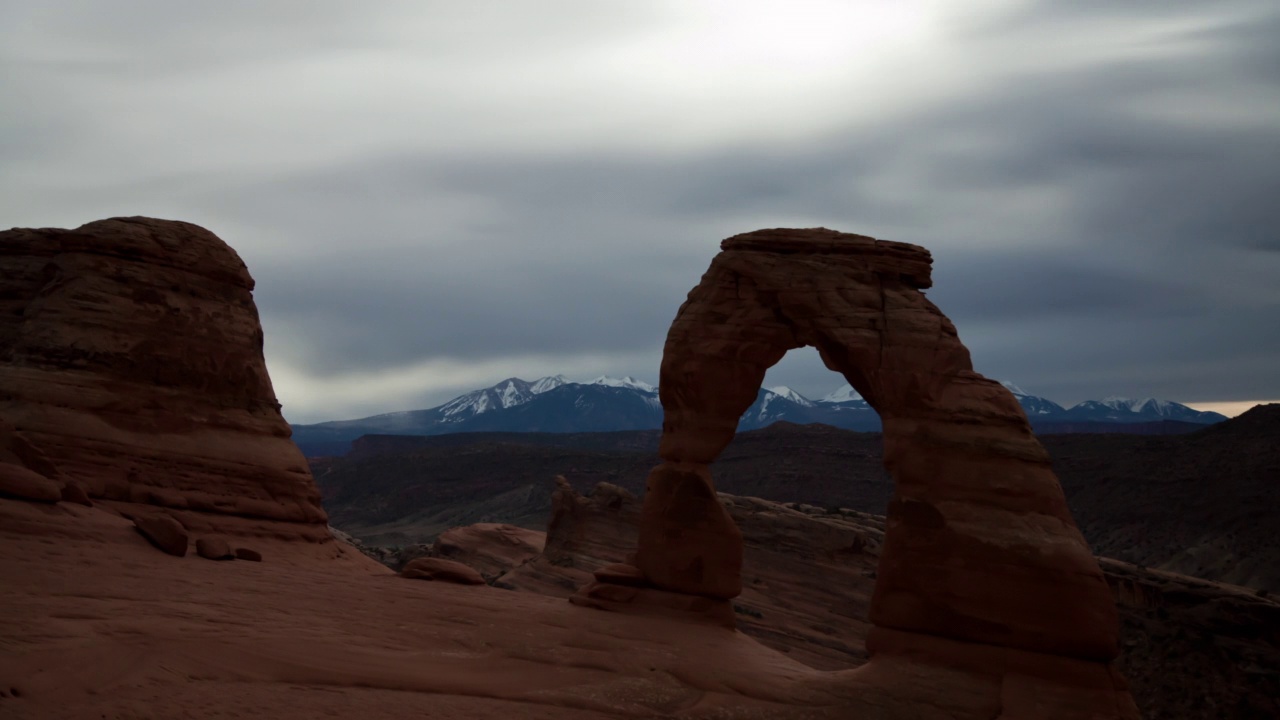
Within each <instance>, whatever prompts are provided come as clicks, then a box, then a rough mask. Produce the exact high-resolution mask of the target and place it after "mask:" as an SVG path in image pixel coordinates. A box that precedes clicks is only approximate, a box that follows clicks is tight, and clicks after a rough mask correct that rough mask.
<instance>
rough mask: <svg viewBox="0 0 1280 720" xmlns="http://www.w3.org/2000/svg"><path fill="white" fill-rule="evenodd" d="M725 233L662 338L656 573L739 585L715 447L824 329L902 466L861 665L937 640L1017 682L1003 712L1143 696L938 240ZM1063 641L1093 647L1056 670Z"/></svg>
mask: <svg viewBox="0 0 1280 720" xmlns="http://www.w3.org/2000/svg"><path fill="white" fill-rule="evenodd" d="M721 248H722V251H721V253H720V254H719V255H717V256H716V257H715V258H714V259H713V260H712V263H711V267H710V269H708V270H707V272H706V274H705V275H703V277H702V281H701V282H700V283H699V284H698V286H697V287H695V288H694V289H693V290H692V291H691V292H690V293H689V297H688V299H687V300H686V302H685V303H684V304H683V305H682V306H681V308H680V310H679V312H678V313H677V315H676V318H675V320H674V322H673V323H672V326H671V329H670V331H669V333H668V335H667V341H666V345H665V347H664V349H663V359H662V369H661V374H660V382H659V386H660V388H661V399H662V404H663V408H664V411H665V419H664V422H663V432H662V440H661V444H660V446H659V454H660V456H661V458H662V460H663V464H662V465H660V466H658V467H657V468H655V469H654V470H653V472H652V473H651V474H650V476H649V481H648V485H647V488H646V493H645V502H644V508H643V510H642V516H641V523H640V536H639V547H638V551H637V565H638V567H639V568H640V570H641V571H643V573H644V575H645V576H646V577H647V578H648V579H649V581H650V582H651V583H652V584H653V585H654V586H656V587H658V588H662V589H666V590H671V591H676V592H682V593H689V594H693V595H701V596H706V597H711V598H722V599H727V598H732V597H734V596H736V595H737V594H738V593H739V592H740V589H741V562H742V536H741V534H740V532H739V531H738V529H737V528H736V526H735V525H734V523H733V521H732V519H731V518H730V517H729V515H728V513H727V512H726V511H725V509H724V508H723V507H722V506H721V505H720V503H719V502H718V501H717V500H716V496H715V490H714V486H713V483H712V480H711V475H710V472H709V470H708V465H709V464H710V463H711V462H712V461H713V460H715V458H716V456H717V455H719V453H720V452H721V451H722V450H723V449H724V448H725V447H726V446H727V445H728V444H729V441H730V440H732V438H733V435H734V432H735V429H736V427H737V424H738V419H739V418H740V417H741V415H742V413H743V412H744V411H745V410H746V409H747V408H748V407H749V406H750V405H751V403H752V402H754V401H755V399H756V393H757V391H758V389H759V388H760V386H761V383H762V382H763V380H764V376H765V372H766V371H767V370H768V369H769V367H771V366H772V365H773V364H775V363H776V362H778V361H779V360H780V359H781V358H782V356H783V355H784V354H786V352H787V351H788V350H791V349H794V348H797V347H802V346H806V345H809V346H813V347H816V348H817V350H818V352H819V355H820V356H821V357H822V359H823V362H824V363H825V364H826V365H827V367H828V368H830V369H832V370H834V371H836V372H839V373H841V374H842V375H844V377H845V378H846V379H847V380H848V381H849V383H850V384H852V385H853V387H854V388H855V389H856V390H857V391H858V392H859V393H860V394H861V395H862V396H863V397H864V398H866V400H867V401H868V402H869V403H870V404H871V406H872V407H874V408H875V409H876V411H877V412H878V413H879V414H880V417H881V419H882V420H883V422H884V444H885V464H886V466H887V467H888V469H889V471H890V472H891V473H892V475H893V478H894V495H893V498H892V501H891V503H890V506H889V514H888V521H887V524H886V533H885V543H884V548H883V554H882V556H881V561H880V565H879V570H878V576H877V581H876V586H875V595H874V597H873V599H872V603H871V611H870V618H871V621H872V623H874V624H875V625H876V628H874V629H873V631H872V632H871V633H870V635H869V638H868V646H869V649H870V650H871V652H872V655H873V659H872V663H871V664H870V665H869V666H868V667H869V668H870V667H875V666H876V665H877V663H878V662H880V658H878V657H876V656H877V655H883V656H886V657H885V658H884V659H883V662H885V663H893V662H897V660H891V659H890V657H896V656H897V655H899V654H903V653H907V654H916V655H917V656H918V655H919V654H922V653H923V654H925V655H926V656H927V655H929V654H930V653H933V652H935V651H936V653H937V656H936V657H937V658H938V660H939V662H952V661H954V662H961V663H968V662H970V661H972V662H974V663H976V664H977V665H982V666H985V667H987V668H989V669H990V671H992V672H994V673H996V674H998V675H1001V676H1003V677H1004V678H1005V679H1004V682H1005V683H1007V684H1008V687H1009V688H1016V689H1012V690H1010V692H1012V693H1013V694H1012V695H1011V696H1008V697H1007V698H1006V700H1007V702H1008V703H1009V706H1007V707H1006V714H1013V715H1023V714H1034V713H1035V712H1036V711H1034V710H1033V708H1035V707H1036V704H1037V702H1038V701H1035V700H1033V698H1034V697H1035V696H1036V695H1043V694H1049V695H1053V696H1058V695H1063V696H1064V697H1065V696H1068V695H1069V696H1073V697H1079V698H1081V700H1080V701H1079V703H1077V704H1076V706H1075V707H1076V709H1075V710H1074V711H1073V712H1074V713H1075V715H1072V716H1080V717H1133V716H1136V710H1134V709H1133V707H1132V700H1130V699H1129V697H1128V693H1127V691H1125V690H1124V689H1123V688H1122V687H1119V688H1118V686H1117V682H1118V675H1116V674H1115V673H1114V672H1113V671H1111V670H1110V669H1109V668H1108V666H1107V665H1106V664H1105V663H1107V662H1108V661H1110V660H1112V659H1113V658H1115V656H1116V655H1117V653H1118V650H1119V648H1118V641H1117V634H1118V616H1117V613H1116V608H1115V604H1114V602H1113V601H1112V598H1111V593H1110V590H1109V589H1108V587H1107V584H1106V582H1105V580H1104V579H1103V575H1102V571H1101V570H1100V569H1099V568H1098V565H1097V563H1096V562H1095V561H1094V559H1093V556H1092V554H1091V553H1090V552H1089V548H1088V545H1087V544H1086V543H1085V540H1084V538H1083V536H1082V535H1081V534H1080V532H1079V530H1078V529H1077V528H1076V525H1075V522H1074V521H1073V520H1072V518H1071V514H1070V512H1069V511H1068V509H1067V504H1066V500H1065V498H1064V497H1063V493H1062V488H1061V486H1060V485H1059V484H1058V480H1057V478H1056V477H1055V476H1054V474H1053V472H1052V470H1051V468H1050V463H1049V457H1048V454H1047V453H1046V452H1045V451H1044V448H1043V447H1041V445H1040V444H1039V442H1037V441H1036V439H1035V437H1034V435H1032V433H1031V427H1030V425H1029V423H1028V422H1027V419H1026V416H1025V415H1024V413H1023V411H1022V408H1021V407H1020V406H1019V405H1018V402H1017V400H1016V399H1015V398H1014V397H1013V395H1012V394H1011V393H1009V391H1008V390H1006V389H1004V388H1003V387H1001V386H1000V384H999V383H997V382H994V381H992V380H988V379H987V378H984V377H983V376H981V375H979V374H978V373H976V372H974V370H973V366H972V363H971V362H970V358H969V352H968V350H967V349H966V348H965V347H964V345H963V344H962V343H961V342H960V339H959V337H958V334H957V332H956V329H955V327H954V326H953V325H952V323H951V322H950V321H949V320H948V319H947V318H946V316H945V315H943V314H942V312H941V311H940V310H938V308H937V307H936V306H934V305H933V303H931V302H929V300H928V299H927V298H926V297H925V296H924V294H923V293H922V292H921V291H922V290H923V289H925V288H928V287H929V286H930V285H931V282H932V281H931V279H930V264H931V258H930V255H929V253H928V251H927V250H925V249H923V248H920V247H917V246H914V245H907V244H904V243H893V242H885V241H880V240H875V239H873V238H869V237H864V236H859V235H849V234H845V233H838V232H835V231H832V230H826V229H822V228H818V229H810V230H793V229H775V230H760V231H756V232H753V233H747V234H745V235H739V236H736V237H732V238H729V239H728V240H725V241H724V242H723V243H722V245H721ZM943 638H949V639H950V640H943ZM966 653H971V654H966ZM1066 658H1073V659H1075V660H1079V661H1086V665H1084V666H1081V668H1082V669H1081V671H1080V673H1079V674H1078V675H1063V676H1061V677H1059V678H1058V679H1057V680H1060V681H1061V682H1062V683H1064V685H1063V687H1062V688H1059V689H1052V686H1053V684H1054V682H1056V681H1057V680H1055V679H1054V673H1055V672H1056V671H1050V670H1048V668H1050V667H1053V668H1060V669H1061V668H1065V667H1066V666H1065V665H1062V663H1063V662H1066ZM1006 663H1009V664H1008V665H1006ZM1018 667H1024V668H1040V669H1039V670H1033V671H1031V675H1026V674H1023V673H1022V671H1020V670H1018V669H1017V668H1018ZM1084 667H1089V668H1091V669H1089V670H1088V671H1085V670H1083V668H1084ZM1086 688H1088V689H1087V690H1086ZM1089 713H1094V714H1093V715H1090V714H1089Z"/></svg>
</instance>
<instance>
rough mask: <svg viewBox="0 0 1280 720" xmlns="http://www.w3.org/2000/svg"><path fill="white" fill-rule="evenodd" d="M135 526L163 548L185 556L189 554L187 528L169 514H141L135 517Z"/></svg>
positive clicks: (143, 534) (168, 551)
mask: <svg viewBox="0 0 1280 720" xmlns="http://www.w3.org/2000/svg"><path fill="white" fill-rule="evenodd" d="M133 524H134V527H136V528H137V529H138V532H139V533H141V534H142V537H144V538H146V539H147V540H149V541H150V542H151V544H152V545H155V546H156V547H158V548H160V549H161V550H163V551H165V552H167V553H169V554H170V555H176V556H178V557H185V556H186V554H187V529H186V528H185V527H183V526H182V523H180V522H178V521H177V520H174V519H173V518H172V517H169V516H168V515H140V516H138V517H135V518H134V519H133Z"/></svg>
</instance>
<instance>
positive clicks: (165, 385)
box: [0, 218, 329, 541]
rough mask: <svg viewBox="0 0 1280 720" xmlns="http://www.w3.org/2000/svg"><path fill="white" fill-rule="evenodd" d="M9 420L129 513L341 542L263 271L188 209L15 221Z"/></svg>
mask: <svg viewBox="0 0 1280 720" xmlns="http://www.w3.org/2000/svg"><path fill="white" fill-rule="evenodd" d="M0 278H3V281H2V284H0V288H2V290H0V419H2V420H3V421H4V422H7V423H9V424H10V425H11V426H12V427H13V428H15V433H16V434H17V435H18V436H20V437H21V439H22V441H23V442H24V443H25V444H27V445H30V446H32V447H34V448H35V449H37V450H38V451H39V452H40V453H41V455H42V456H43V457H45V458H48V459H49V461H50V462H51V466H52V467H50V468H47V469H46V474H49V475H57V476H58V477H61V478H63V479H65V480H74V481H75V482H76V483H79V484H80V485H81V486H82V487H83V488H84V489H85V490H87V494H88V496H89V497H90V498H91V499H93V500H95V501H107V502H109V503H113V504H114V507H115V508H116V509H118V510H121V511H124V512H126V514H127V513H129V512H135V513H138V512H144V511H147V510H148V508H146V507H143V506H152V508H153V509H154V507H156V506H158V507H160V508H164V510H165V512H166V513H168V514H170V515H172V516H173V517H176V518H178V519H179V520H181V521H182V523H183V524H184V525H186V526H187V527H188V528H189V529H191V530H193V531H201V530H227V531H230V532H239V533H247V534H280V535H284V536H290V537H298V536H301V537H306V538H308V539H311V540H316V541H326V540H327V539H328V538H329V534H328V532H327V530H326V529H325V513H324V511H323V509H322V508H321V505H320V497H319V494H318V492H317V491H316V488H315V484H314V482H313V481H312V479H311V474H310V471H309V470H308V468H307V465H306V462H305V460H304V459H303V457H302V455H301V453H300V452H299V451H298V449H297V448H296V447H295V446H294V445H293V443H292V442H290V440H289V426H288V424H287V423H286V422H285V420H284V418H283V417H282V416H281V414H280V405H279V403H278V402H277V401H276V397H275V393H274V391H273V390H272V387H271V380H270V378H269V377H268V375H267V369H266V365H265V363H264V360H263V356H262V344H263V335H262V327H261V325H260V324H259V321H258V313H257V309H256V307H255V305H254V303H253V296H252V290H253V286H254V282H253V278H252V277H250V275H249V272H248V270H247V269H246V267H245V265H244V262H242V261H241V259H240V257H239V256H238V255H237V254H236V252H235V251H234V250H232V249H231V248H230V247H228V246H227V245H226V243H224V242H223V241H222V240H220V239H218V238H217V237H216V236H215V235H213V234H212V233H210V232H209V231H207V230H205V229H203V228H200V227H198V226H196V225H192V224H189V223H183V222H170V221H162V220H153V219H149V218H115V219H111V220H102V221H98V222H93V223H89V224H87V225H84V226H82V227H80V228H77V229H75V230H60V229H16V230H10V231H7V232H3V233H0Z"/></svg>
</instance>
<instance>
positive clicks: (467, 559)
mask: <svg viewBox="0 0 1280 720" xmlns="http://www.w3.org/2000/svg"><path fill="white" fill-rule="evenodd" d="M545 540H546V535H545V534H544V533H540V532H538V531H536V530H528V529H525V528H522V527H516V526H515V525H506V524H503V523H476V524H475V525H467V526H465V527H456V528H450V529H448V530H445V531H444V532H443V533H441V534H440V537H438V538H436V541H435V543H433V544H432V545H431V549H430V554H431V556H432V557H438V558H444V559H446V560H453V561H456V562H460V563H462V564H463V565H466V566H468V567H471V568H474V569H475V570H476V571H477V572H479V573H480V575H482V576H483V577H484V579H485V581H491V580H495V579H497V578H498V577H499V576H500V575H502V574H503V573H505V572H507V571H508V570H510V569H511V568H513V567H517V566H519V565H522V564H524V563H525V562H526V561H528V560H531V559H533V558H534V557H537V555H538V553H540V552H542V546H543V543H544V542H545Z"/></svg>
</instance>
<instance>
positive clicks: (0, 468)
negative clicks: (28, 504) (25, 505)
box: [0, 463, 62, 503]
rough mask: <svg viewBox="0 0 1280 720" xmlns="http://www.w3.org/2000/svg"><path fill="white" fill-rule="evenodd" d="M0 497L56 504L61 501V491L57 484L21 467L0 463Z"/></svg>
mask: <svg viewBox="0 0 1280 720" xmlns="http://www.w3.org/2000/svg"><path fill="white" fill-rule="evenodd" d="M0 496H5V497H11V498H17V499H19V500H33V501H35V502H45V503H56V502H58V501H59V500H61V499H62V490H61V489H60V488H59V487H58V483H56V482H54V481H52V480H50V479H49V478H47V477H44V476H43V475H40V474H39V473H36V472H33V471H31V470H28V469H26V468H25V467H22V466H21V465H13V464H10V463H0Z"/></svg>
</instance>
